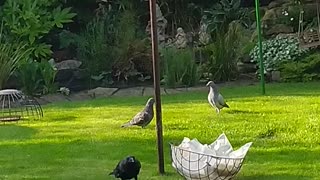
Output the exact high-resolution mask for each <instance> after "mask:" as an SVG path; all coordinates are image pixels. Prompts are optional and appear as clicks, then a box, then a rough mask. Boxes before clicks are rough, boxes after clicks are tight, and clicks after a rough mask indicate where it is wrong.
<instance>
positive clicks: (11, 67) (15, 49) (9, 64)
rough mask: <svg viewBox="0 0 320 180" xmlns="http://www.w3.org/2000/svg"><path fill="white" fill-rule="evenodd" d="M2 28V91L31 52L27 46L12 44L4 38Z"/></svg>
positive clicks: (0, 60) (0, 58) (0, 77)
mask: <svg viewBox="0 0 320 180" xmlns="http://www.w3.org/2000/svg"><path fill="white" fill-rule="evenodd" d="M4 36H5V34H3V33H2V26H1V30H0V90H1V89H2V88H3V87H4V85H5V84H6V82H7V80H8V79H9V77H10V76H11V75H12V74H13V72H14V71H15V70H16V68H17V67H19V65H20V63H21V62H22V61H24V60H25V59H26V58H27V56H28V53H29V52H30V51H29V50H26V49H25V47H26V45H25V44H22V43H17V44H15V43H10V42H8V41H7V40H6V39H5V38H4Z"/></svg>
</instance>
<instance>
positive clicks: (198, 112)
mask: <svg viewBox="0 0 320 180" xmlns="http://www.w3.org/2000/svg"><path fill="white" fill-rule="evenodd" d="M221 92H222V94H223V95H224V97H225V99H226V100H227V102H228V104H229V105H230V107H231V108H230V109H223V110H222V112H221V114H220V116H218V115H217V114H216V113H215V110H214V109H213V108H211V107H210V106H209V104H208V102H207V92H192V93H184V94H178V95H170V96H163V97H162V112H163V116H162V117H163V128H164V145H165V146H164V147H165V169H166V175H165V176H162V177H161V176H158V174H157V150H156V131H155V121H153V122H152V123H151V124H150V125H149V126H148V127H147V128H146V129H141V128H139V127H133V128H127V129H122V128H120V125H121V124H123V123H125V122H126V121H127V120H129V119H130V118H131V117H132V116H133V115H134V114H135V113H136V112H137V111H139V110H141V108H142V107H143V106H144V104H145V101H146V100H147V98H148V97H132V98H108V99H98V100H93V101H85V102H77V103H57V104H52V105H48V106H45V107H44V112H45V117H44V118H43V119H42V120H38V121H24V122H20V123H18V124H15V123H14V124H6V125H0V179H92V180H93V179H94V180H98V179H112V177H109V176H107V174H108V173H109V172H110V171H111V170H112V169H113V168H114V166H115V165H116V164H117V163H118V161H119V160H120V159H122V158H123V157H125V156H126V155H129V154H131V155H135V156H136V157H137V158H138V159H139V160H140V161H141V163H142V170H141V173H140V179H142V180H152V179H155V180H162V179H168V180H176V179H177V180H178V179H182V178H181V177H180V176H178V175H177V173H176V172H175V171H174V170H173V168H172V167H171V161H170V153H169V145H168V144H169V142H174V143H178V142H180V141H181V140H182V139H183V137H189V138H197V139H198V140H199V141H200V142H202V143H211V142H212V141H213V140H215V139H216V138H217V137H218V136H219V135H220V134H221V133H222V132H224V133H225V134H226V135H227V137H228V138H229V140H230V142H231V144H232V145H233V146H234V148H235V149H237V148H239V147H240V146H242V145H243V144H245V143H247V142H250V141H252V142H253V145H252V147H251V149H250V150H249V152H248V154H247V158H246V160H245V163H244V165H243V167H242V170H241V172H240V173H239V174H238V176H237V179H240V180H245V179H249V180H263V179H265V180H272V179H281V180H283V179H284V180H285V179H289V180H294V179H297V180H300V179H320V178H319V177H320V124H319V123H320V115H319V114H320V96H319V95H320V83H305V84H302V83H301V84H270V85H267V95H266V96H260V88H259V86H247V87H234V88H231V87H228V88H227V87H226V88H222V89H221Z"/></svg>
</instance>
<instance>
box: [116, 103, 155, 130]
mask: <svg viewBox="0 0 320 180" xmlns="http://www.w3.org/2000/svg"><path fill="white" fill-rule="evenodd" d="M154 102H155V101H154V99H153V98H150V99H149V100H148V102H147V104H146V106H145V108H144V109H143V110H142V111H140V112H139V113H138V114H136V115H135V116H134V117H133V118H132V119H131V121H129V122H127V123H126V124H124V125H122V126H121V127H129V126H134V125H136V126H141V127H142V128H144V127H146V126H147V125H148V124H149V123H150V122H151V121H152V119H153V114H154V113H153V104H154Z"/></svg>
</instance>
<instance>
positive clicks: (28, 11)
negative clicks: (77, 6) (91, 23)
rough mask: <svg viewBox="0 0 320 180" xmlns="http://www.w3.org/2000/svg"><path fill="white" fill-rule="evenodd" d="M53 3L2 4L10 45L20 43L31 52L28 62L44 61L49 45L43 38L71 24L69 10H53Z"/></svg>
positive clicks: (42, 0)
mask: <svg viewBox="0 0 320 180" xmlns="http://www.w3.org/2000/svg"><path fill="white" fill-rule="evenodd" d="M56 4H57V1H56V0H23V1H16V0H6V1H5V3H4V5H3V20H4V22H5V27H6V28H7V30H8V32H10V34H8V35H9V36H10V37H11V39H12V41H22V42H24V43H26V44H27V47H28V48H30V49H32V53H31V55H32V58H35V59H37V60H39V61H40V60H42V59H48V57H49V56H50V55H51V53H52V51H51V45H49V44H46V43H45V42H43V37H44V36H45V35H47V34H48V33H49V32H50V31H51V30H52V29H53V28H55V27H57V28H62V27H63V24H64V23H68V22H72V18H73V17H74V16H75V15H76V14H75V13H71V12H70V11H71V9H70V8H64V9H63V8H61V7H60V6H56Z"/></svg>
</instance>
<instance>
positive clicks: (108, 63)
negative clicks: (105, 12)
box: [77, 19, 113, 76]
mask: <svg viewBox="0 0 320 180" xmlns="http://www.w3.org/2000/svg"><path fill="white" fill-rule="evenodd" d="M107 26H108V23H107V22H106V21H105V20H104V19H94V20H92V21H91V22H90V23H88V24H87V26H86V28H85V30H84V31H83V32H82V33H81V34H80V36H79V38H78V40H77V47H78V48H77V56H78V59H79V60H80V61H82V62H83V65H84V67H85V68H86V69H87V70H88V72H89V74H90V76H93V75H98V74H100V72H102V71H110V70H111V67H112V63H113V59H112V58H111V56H110V54H111V48H110V46H109V45H108V36H109V35H110V34H108V33H107V32H106V28H107Z"/></svg>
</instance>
